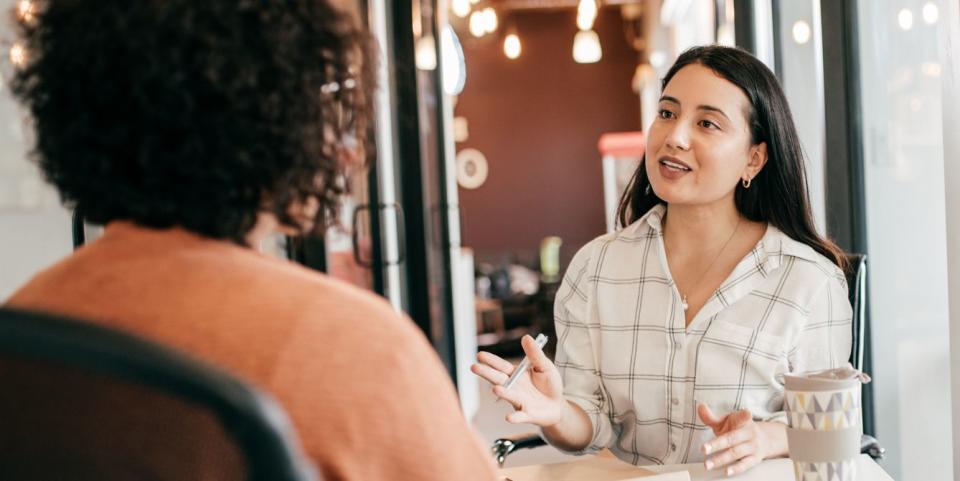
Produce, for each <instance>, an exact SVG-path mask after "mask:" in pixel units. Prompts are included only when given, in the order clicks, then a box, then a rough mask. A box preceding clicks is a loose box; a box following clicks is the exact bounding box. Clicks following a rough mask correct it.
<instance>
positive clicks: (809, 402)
mask: <svg viewBox="0 0 960 481" xmlns="http://www.w3.org/2000/svg"><path fill="white" fill-rule="evenodd" d="M783 403H784V410H786V411H790V412H800V413H822V412H830V411H847V410H850V409H859V408H860V389H848V390H844V391H824V392H818V391H787V392H785V393H784V398H783Z"/></svg>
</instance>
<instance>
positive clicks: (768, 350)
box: [696, 319, 786, 392]
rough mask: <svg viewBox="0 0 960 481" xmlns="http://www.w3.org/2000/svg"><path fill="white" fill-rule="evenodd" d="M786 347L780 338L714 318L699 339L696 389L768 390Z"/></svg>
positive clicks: (773, 381)
mask: <svg viewBox="0 0 960 481" xmlns="http://www.w3.org/2000/svg"><path fill="white" fill-rule="evenodd" d="M785 349H786V346H785V341H784V339H783V338H782V337H779V336H775V335H772V334H767V333H764V332H760V331H759V330H757V329H751V328H749V327H745V326H741V325H739V324H734V323H732V322H728V321H723V320H719V319H716V320H714V321H713V322H711V323H710V325H709V326H708V327H707V332H706V333H705V334H704V336H703V338H702V340H701V341H700V346H699V353H698V356H697V357H698V359H697V373H696V377H697V388H698V389H704V390H710V391H718V392H720V391H726V392H731V391H737V390H745V391H751V390H764V391H765V390H768V389H770V387H771V385H772V384H773V383H775V376H776V373H777V370H778V368H779V365H780V364H781V363H782V362H784V360H785Z"/></svg>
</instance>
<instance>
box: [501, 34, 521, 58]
mask: <svg viewBox="0 0 960 481" xmlns="http://www.w3.org/2000/svg"><path fill="white" fill-rule="evenodd" d="M521 50H522V47H521V45H520V37H518V36H517V34H515V33H511V34H509V35H507V38H505V39H503V54H504V55H506V56H507V58H509V59H510V60H516V59H517V58H518V57H520V52H521Z"/></svg>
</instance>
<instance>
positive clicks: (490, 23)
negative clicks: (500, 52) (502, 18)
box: [483, 7, 497, 33]
mask: <svg viewBox="0 0 960 481" xmlns="http://www.w3.org/2000/svg"><path fill="white" fill-rule="evenodd" d="M483 30H484V31H485V32H486V33H493V32H495V31H496V30H497V11H496V10H494V9H492V8H490V7H487V8H484V9H483Z"/></svg>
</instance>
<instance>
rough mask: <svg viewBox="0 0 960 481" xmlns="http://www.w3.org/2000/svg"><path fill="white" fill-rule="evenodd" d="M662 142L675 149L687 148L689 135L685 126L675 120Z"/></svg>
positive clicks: (688, 147) (688, 146)
mask: <svg viewBox="0 0 960 481" xmlns="http://www.w3.org/2000/svg"><path fill="white" fill-rule="evenodd" d="M664 143H665V144H666V145H667V147H668V148H671V149H676V150H689V149H690V136H689V134H688V132H687V128H686V126H684V125H683V123H682V122H676V123H674V125H672V126H671V127H670V130H669V131H668V132H667V137H666V139H665V140H664Z"/></svg>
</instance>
